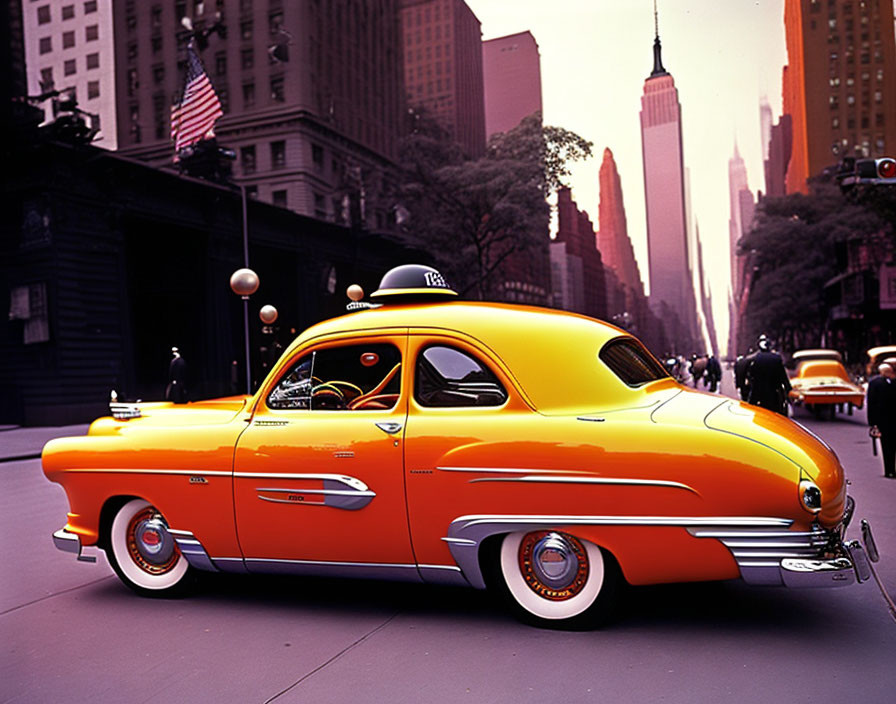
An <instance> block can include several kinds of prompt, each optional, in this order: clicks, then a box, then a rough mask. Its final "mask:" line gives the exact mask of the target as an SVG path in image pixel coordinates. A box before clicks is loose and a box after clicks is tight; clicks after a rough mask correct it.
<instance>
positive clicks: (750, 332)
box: [738, 179, 888, 349]
mask: <svg viewBox="0 0 896 704" xmlns="http://www.w3.org/2000/svg"><path fill="white" fill-rule="evenodd" d="M886 231H888V227H887V224H886V222H885V221H884V220H883V219H881V218H880V217H879V216H878V215H877V214H876V213H875V212H874V211H873V210H870V209H868V208H866V207H864V206H862V205H861V204H858V203H855V202H850V201H848V200H847V199H845V198H844V197H843V195H842V194H841V193H840V191H839V190H838V188H837V187H836V186H835V185H834V184H833V183H832V182H831V181H830V180H825V179H820V180H816V181H815V182H813V183H812V184H811V190H810V194H809V195H802V194H793V195H788V196H784V197H782V198H766V199H764V200H763V201H761V202H760V204H759V208H758V211H757V218H756V222H755V224H754V226H753V228H752V230H751V231H750V232H749V233H747V234H746V235H744V237H743V238H742V239H741V241H740V243H739V247H738V253H739V254H740V255H742V256H748V257H750V259H749V265H750V266H751V267H752V284H751V288H750V295H749V300H748V303H747V311H746V327H747V330H746V331H745V332H746V335H747V339H756V338H757V337H758V336H759V334H760V333H765V334H767V335H769V337H771V338H773V339H776V340H777V341H778V343H779V344H780V345H782V346H783V347H785V348H788V349H797V348H799V347H807V346H809V347H814V346H817V345H819V344H820V343H821V339H822V336H823V334H824V331H825V329H826V325H827V322H828V321H827V315H828V310H827V307H826V306H825V301H824V288H825V284H826V283H827V282H828V281H830V280H831V279H832V278H833V277H835V276H836V275H837V274H838V273H840V271H841V270H842V269H843V268H844V261H843V260H844V256H843V249H844V247H845V243H846V242H847V241H848V240H850V239H854V238H856V237H857V236H862V237H863V238H866V239H869V240H870V239H873V238H875V237H877V236H878V233H882V232H886Z"/></svg>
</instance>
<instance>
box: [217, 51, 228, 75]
mask: <svg viewBox="0 0 896 704" xmlns="http://www.w3.org/2000/svg"><path fill="white" fill-rule="evenodd" d="M215 73H216V74H217V75H219V76H223V75H224V74H225V73H227V52H226V51H219V52H218V53H217V54H215Z"/></svg>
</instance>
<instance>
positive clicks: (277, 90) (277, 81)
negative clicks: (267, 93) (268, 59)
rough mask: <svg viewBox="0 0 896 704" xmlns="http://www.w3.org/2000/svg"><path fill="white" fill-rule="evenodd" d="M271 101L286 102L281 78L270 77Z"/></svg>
mask: <svg viewBox="0 0 896 704" xmlns="http://www.w3.org/2000/svg"><path fill="white" fill-rule="evenodd" d="M271 100H273V101H274V102H275V103H282V102H283V101H284V100H286V93H285V89H284V81H283V76H271Z"/></svg>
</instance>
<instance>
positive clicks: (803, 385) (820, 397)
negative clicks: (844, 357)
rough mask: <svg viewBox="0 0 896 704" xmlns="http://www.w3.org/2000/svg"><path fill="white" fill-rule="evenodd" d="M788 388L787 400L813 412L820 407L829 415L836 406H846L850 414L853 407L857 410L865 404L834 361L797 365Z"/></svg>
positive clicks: (840, 366) (858, 390) (858, 391)
mask: <svg viewBox="0 0 896 704" xmlns="http://www.w3.org/2000/svg"><path fill="white" fill-rule="evenodd" d="M796 357H797V355H796V354H794V358H796ZM790 385H791V386H792V387H793V388H792V390H791V391H790V400H791V401H793V402H794V403H797V404H803V405H805V406H806V408H808V409H809V410H812V411H815V412H821V409H822V408H824V407H827V408H828V409H829V410H830V411H831V412H833V410H834V407H835V406H836V405H840V404H848V408H849V412H850V413H852V409H853V407H855V408H861V407H862V404H864V402H865V392H864V391H863V390H862V387H860V386H858V385H857V384H855V383H853V381H852V379H850V378H849V373H848V372H847V371H846V368H845V367H844V366H843V364H841V363H840V362H838V361H836V360H835V359H809V360H806V361H801V362H800V363H799V366H797V370H796V376H794V377H793V378H792V379H791V380H790Z"/></svg>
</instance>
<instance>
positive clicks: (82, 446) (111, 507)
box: [43, 265, 870, 627]
mask: <svg viewBox="0 0 896 704" xmlns="http://www.w3.org/2000/svg"><path fill="white" fill-rule="evenodd" d="M371 299H372V300H373V301H375V302H376V303H378V304H382V305H380V306H379V307H373V308H370V309H367V310H360V311H357V312H352V313H350V314H346V315H344V316H341V317H337V318H335V319H332V320H328V321H326V322H322V323H320V324H318V325H315V326H313V327H311V328H309V329H308V330H306V331H305V332H303V333H302V334H301V335H300V336H299V337H298V339H296V340H295V342H294V343H292V345H291V346H290V347H289V348H288V349H287V350H286V351H285V353H284V354H283V356H282V358H281V359H280V360H279V362H278V363H277V364H276V365H275V366H274V368H273V369H272V371H271V372H270V374H269V376H268V377H267V379H265V381H264V382H263V383H262V384H261V385H260V387H259V389H258V391H257V393H255V394H254V395H253V396H239V397H232V398H222V399H218V400H212V401H200V402H195V403H188V404H182V405H174V404H170V403H140V404H124V403H122V404H116V405H115V406H114V408H113V411H114V413H113V416H112V417H105V418H100V419H99V420H96V421H95V422H94V423H93V424H92V425H91V426H90V429H89V431H88V434H87V435H86V436H82V437H69V438H60V439H57V440H53V441H51V442H50V443H48V444H47V446H46V447H45V448H44V452H43V468H44V472H45V473H46V476H47V477H48V478H49V479H50V480H51V481H54V482H58V483H59V484H61V485H62V487H63V488H64V489H65V492H66V494H67V496H68V501H69V504H70V508H71V510H70V512H69V514H68V518H67V521H66V523H65V526H64V527H63V528H61V529H60V530H59V531H57V532H56V533H55V534H54V536H53V538H54V541H55V543H56V545H57V547H59V548H60V549H62V550H67V551H70V552H72V553H75V554H77V555H78V556H79V557H80V558H82V559H89V558H90V553H91V552H92V551H93V550H94V549H95V548H97V547H98V548H101V549H103V550H104V551H105V552H106V555H107V556H108V559H109V561H110V563H111V564H112V566H113V568H114V569H115V571H116V572H117V574H118V576H119V577H120V578H121V579H122V581H123V582H124V583H125V584H127V585H128V586H129V587H131V588H132V589H133V590H135V591H136V592H138V593H140V594H143V595H160V594H171V593H173V592H178V591H181V590H184V589H185V588H186V586H187V585H188V584H189V583H190V581H191V577H192V576H193V575H194V574H195V572H196V570H206V571H211V572H244V573H245V572H248V573H253V572H259V573H290V574H296V575H330V576H331V575H344V576H351V577H373V578H386V579H396V580H408V581H414V582H425V583H442V584H453V585H467V586H472V587H476V588H485V587H488V588H491V589H495V590H497V591H498V592H500V593H501V594H503V595H504V597H505V598H506V600H507V602H508V603H509V605H510V607H511V608H512V610H514V611H515V612H516V613H517V615H519V616H520V617H521V618H522V619H523V620H525V621H528V622H532V623H535V624H537V625H542V626H545V625H546V626H558V627H570V626H574V627H581V626H583V625H589V624H596V623H599V622H600V621H601V620H602V619H604V618H606V617H607V616H609V615H611V614H612V613H613V600H614V597H615V596H616V594H617V592H618V589H619V588H620V587H621V586H623V585H624V584H625V583H629V584H634V585H643V584H656V583H664V582H687V581H700V580H723V579H733V578H742V579H744V580H746V581H747V582H749V583H753V584H769V585H781V584H784V585H788V586H794V587H799V586H841V585H846V584H850V583H853V582H855V581H856V579H857V578H858V579H859V581H862V580H863V579H866V578H867V577H868V575H869V573H868V560H867V554H868V552H870V547H869V548H868V549H867V551H866V548H863V546H862V545H861V544H860V543H859V542H858V541H848V542H844V531H845V527H846V525H847V523H848V522H849V520H850V518H851V516H852V513H853V502H852V499H851V498H849V497H847V494H846V483H845V480H844V470H843V467H842V466H841V465H840V463H839V461H838V460H837V457H836V456H835V454H834V453H833V452H832V451H831V449H830V448H829V447H827V446H826V445H825V443H824V442H822V441H821V440H819V439H818V438H817V437H815V436H814V435H812V434H811V433H810V432H808V431H807V430H805V429H803V428H802V427H801V426H799V425H797V424H796V423H794V422H792V421H790V420H788V419H786V418H783V417H782V416H780V415H778V414H775V413H771V412H768V411H765V410H763V409H761V408H756V407H753V406H748V405H746V404H743V403H740V402H738V401H734V400H730V399H726V398H722V397H719V396H717V395H714V394H707V393H703V392H699V391H696V390H694V389H689V388H687V387H685V386H682V385H681V384H679V383H677V382H676V381H674V380H673V379H671V378H670V377H669V376H668V375H667V374H666V372H665V370H664V369H663V366H662V365H661V364H660V363H659V362H657V361H656V359H654V357H653V356H651V354H650V353H649V352H648V351H647V350H646V349H645V348H644V346H643V345H642V344H641V343H640V342H639V341H638V340H637V339H636V338H634V337H632V336H631V335H630V334H628V333H627V332H626V331H624V330H621V329H619V328H616V327H613V326H612V325H608V324H606V323H602V322H599V321H596V320H593V319H590V318H587V317H584V316H581V315H575V314H571V313H565V312H560V311H555V310H549V309H542V308H536V307H525V306H518V305H500V304H492V303H471V302H463V301H459V300H457V298H456V297H455V296H454V294H453V292H452V291H451V290H450V289H448V288H447V287H446V285H445V283H444V280H443V279H442V277H441V276H440V275H439V274H438V272H436V271H435V270H432V269H429V268H427V267H421V266H417V265H406V266H403V267H398V268H397V269H394V270H392V271H390V272H389V273H388V274H386V276H385V277H384V278H383V281H382V283H381V285H380V289H379V290H378V291H376V292H375V293H374V294H372V296H371ZM356 307H359V306H358V305H357V304H356Z"/></svg>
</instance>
